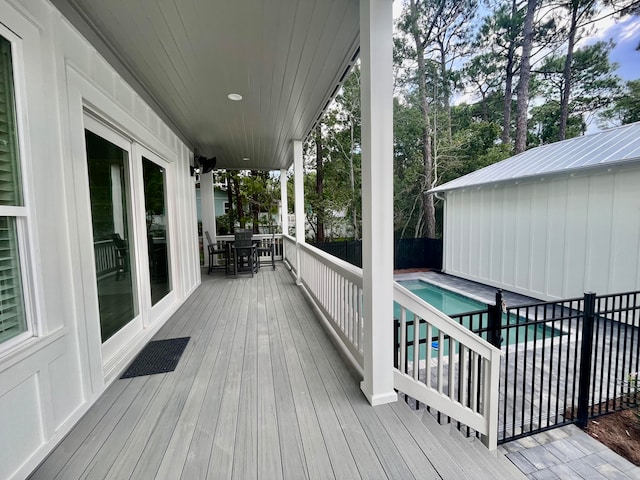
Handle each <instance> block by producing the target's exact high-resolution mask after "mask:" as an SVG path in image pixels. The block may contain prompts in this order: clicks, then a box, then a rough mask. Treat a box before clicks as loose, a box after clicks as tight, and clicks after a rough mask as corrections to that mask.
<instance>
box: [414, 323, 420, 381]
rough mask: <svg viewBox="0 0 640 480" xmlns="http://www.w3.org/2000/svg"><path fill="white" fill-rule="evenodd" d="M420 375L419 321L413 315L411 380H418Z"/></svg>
mask: <svg viewBox="0 0 640 480" xmlns="http://www.w3.org/2000/svg"><path fill="white" fill-rule="evenodd" d="M419 373H420V319H419V318H418V316H417V315H416V314H415V313H414V314H413V379H414V380H416V381H417V380H418V374H419Z"/></svg>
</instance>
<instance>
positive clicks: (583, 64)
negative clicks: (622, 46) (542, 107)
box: [536, 42, 620, 139]
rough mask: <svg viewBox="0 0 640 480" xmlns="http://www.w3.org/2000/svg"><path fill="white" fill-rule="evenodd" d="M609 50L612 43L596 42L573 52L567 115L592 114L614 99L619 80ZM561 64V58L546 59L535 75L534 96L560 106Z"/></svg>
mask: <svg viewBox="0 0 640 480" xmlns="http://www.w3.org/2000/svg"><path fill="white" fill-rule="evenodd" d="M613 47H614V44H613V43H612V42H597V43H594V44H592V45H587V46H585V47H584V48H581V49H579V50H576V51H575V52H574V55H573V62H572V67H571V97H570V98H569V113H570V114H584V113H588V112H590V113H595V112H597V111H598V110H600V109H603V108H604V107H606V106H607V105H608V104H609V103H610V102H611V100H612V99H614V98H616V97H617V96H618V92H619V91H620V79H619V78H618V77H617V76H616V75H615V73H614V72H615V70H616V68H617V67H618V66H617V64H615V63H611V62H610V61H609V53H610V52H611V50H612V48H613ZM565 60H566V56H564V55H562V56H549V57H547V59H546V60H545V61H544V63H543V65H542V67H541V68H540V70H539V71H538V72H537V79H536V90H537V92H536V93H537V94H539V95H541V96H542V97H544V99H545V100H546V101H547V102H549V101H555V102H558V103H559V102H560V97H561V95H562V91H563V88H564V76H563V70H564V63H565ZM567 138H568V137H567ZM556 139H557V138H556Z"/></svg>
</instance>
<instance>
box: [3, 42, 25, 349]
mask: <svg viewBox="0 0 640 480" xmlns="http://www.w3.org/2000/svg"><path fill="white" fill-rule="evenodd" d="M21 205H22V191H21V182H20V162H19V158H18V138H17V128H16V113H15V99H14V92H13V68H12V63H11V44H10V43H9V42H8V41H7V40H6V39H4V38H2V37H0V212H1V211H2V206H21ZM18 245H19V244H18V229H17V222H16V218H15V217H7V216H0V342H3V341H5V340H8V339H10V338H13V337H15V336H17V335H19V334H21V333H23V332H25V331H27V322H26V317H25V311H24V297H23V292H22V275H21V272H20V252H19V247H18Z"/></svg>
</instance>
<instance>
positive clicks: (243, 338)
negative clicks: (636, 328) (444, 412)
mask: <svg viewBox="0 0 640 480" xmlns="http://www.w3.org/2000/svg"><path fill="white" fill-rule="evenodd" d="M183 336H190V337H191V340H190V341H189V344H188V345H187V348H186V350H185V352H184V354H183V356H182V358H181V360H180V362H179V364H178V367H177V368H176V370H175V371H174V372H171V373H166V374H161V375H153V376H150V377H137V378H133V379H127V380H116V381H115V382H114V383H113V384H112V385H111V386H110V387H109V388H108V389H107V390H106V391H105V393H104V394H103V395H102V396H101V398H100V399H99V400H98V401H97V403H96V404H95V405H94V406H93V407H92V408H91V409H90V410H89V412H88V413H87V414H86V415H85V417H84V418H83V419H82V420H81V421H80V422H79V423H78V425H76V427H75V428H74V429H73V430H72V431H71V433H70V434H69V435H68V436H67V437H66V438H65V439H64V440H63V441H62V442H61V443H60V445H58V447H57V448H56V449H55V450H54V451H53V452H52V453H51V455H50V456H49V457H48V458H47V459H46V460H45V461H44V462H43V463H42V465H41V466H40V467H39V468H38V469H37V470H36V471H35V472H33V475H32V477H31V478H33V479H34V480H36V479H47V480H50V479H55V478H60V479H62V478H64V479H65V480H74V479H76V478H90V479H93V478H95V479H98V478H100V479H103V478H110V479H118V480H120V479H126V478H135V479H136V480H137V479H147V478H159V479H171V480H173V479H179V478H182V479H185V480H186V479H189V480H191V479H205V478H238V479H251V478H256V479H277V478H292V479H315V478H322V479H324V478H371V479H379V478H391V479H395V478H398V479H406V478H451V479H454V478H455V479H458V478H465V476H464V475H462V474H461V472H460V471H458V470H457V469H456V466H455V464H454V465H452V464H450V462H449V461H446V460H444V461H440V462H439V461H438V459H435V460H434V459H430V458H429V457H430V456H432V455H438V454H441V453H442V452H444V451H446V448H447V447H443V446H441V445H439V444H438V445H435V444H437V442H438V441H439V440H438V439H437V433H436V432H431V433H429V432H427V431H426V428H427V427H425V426H424V425H423V424H422V422H421V421H420V419H419V418H418V417H417V416H415V421H413V420H412V416H413V414H412V413H411V412H410V411H409V410H408V407H407V406H406V405H404V404H403V403H398V404H397V405H394V406H393V407H389V406H382V407H375V408H372V407H371V406H369V405H368V403H367V402H366V399H365V398H364V396H363V394H362V393H361V392H360V389H359V379H358V378H356V376H355V375H354V373H353V372H352V371H350V370H349V369H348V368H347V367H346V365H345V363H344V362H343V360H342V358H341V357H340V355H339V354H338V352H337V350H336V349H335V348H334V346H333V345H332V344H331V342H330V340H329V338H328V336H327V335H326V333H325V332H324V330H323V328H322V326H321V325H320V324H319V323H318V321H317V319H316V318H315V315H314V313H313V311H312V310H311V308H310V307H309V305H308V304H307V302H306V300H305V298H304V297H303V295H302V294H301V292H300V290H299V289H298V287H296V286H295V283H294V281H293V280H292V279H291V277H290V275H289V273H288V272H287V271H286V269H285V268H284V267H283V265H282V264H279V265H278V268H277V269H276V271H272V270H271V269H268V268H262V269H261V270H260V272H259V273H258V274H257V275H256V276H255V277H253V278H250V277H240V278H237V279H236V278H232V277H226V276H225V275H224V272H214V274H212V275H211V276H207V275H203V282H202V285H201V286H200V287H199V288H198V290H196V292H194V294H193V295H192V296H191V298H190V299H189V300H188V301H187V302H186V303H185V304H184V305H183V306H182V307H180V309H178V311H177V312H176V313H175V314H174V315H173V317H172V318H171V319H170V320H169V321H168V322H167V324H166V325H165V326H163V327H162V329H161V330H160V332H159V333H158V335H157V338H158V339H166V338H173V337H183ZM442 436H443V437H444V438H443V439H442V441H445V442H446V441H447V437H448V435H447V434H446V433H443V434H442ZM425 442H431V443H433V444H434V445H425V444H424V443H425ZM439 467H440V468H439ZM476 478H483V477H482V476H478V477H476Z"/></svg>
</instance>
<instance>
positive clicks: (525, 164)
mask: <svg viewBox="0 0 640 480" xmlns="http://www.w3.org/2000/svg"><path fill="white" fill-rule="evenodd" d="M430 193H432V194H435V195H436V196H437V197H438V198H443V199H444V200H445V202H444V205H445V207H444V229H443V232H444V233H443V235H444V259H443V260H444V261H443V269H444V271H445V272H446V273H448V274H451V275H455V276H459V277H463V278H466V279H469V280H474V281H477V282H481V283H485V284H489V285H493V286H496V287H500V288H504V289H507V290H511V291H515V292H519V293H522V294H525V295H530V296H533V297H536V298H541V299H549V300H552V299H558V298H569V297H574V296H580V295H582V294H583V292H587V291H593V292H596V293H598V294H606V293H617V292H624V291H632V290H640V122H638V123H633V124H630V125H625V126H622V127H618V128H613V129H610V130H606V131H602V132H599V133H596V134H593V135H587V136H583V137H577V138H572V139H570V140H565V141H562V142H557V143H553V144H549V145H544V146H541V147H537V148H533V149H531V150H528V151H526V152H523V153H521V154H519V155H516V156H514V157H511V158H508V159H506V160H503V161H502V162H499V163H496V164H493V165H490V166H488V167H485V168H483V169H481V170H477V171H475V172H473V173H470V174H468V175H465V176H463V177H460V178H458V179H456V180H453V181H451V182H448V183H446V184H443V185H440V186H438V187H436V188H434V189H432V190H430Z"/></svg>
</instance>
